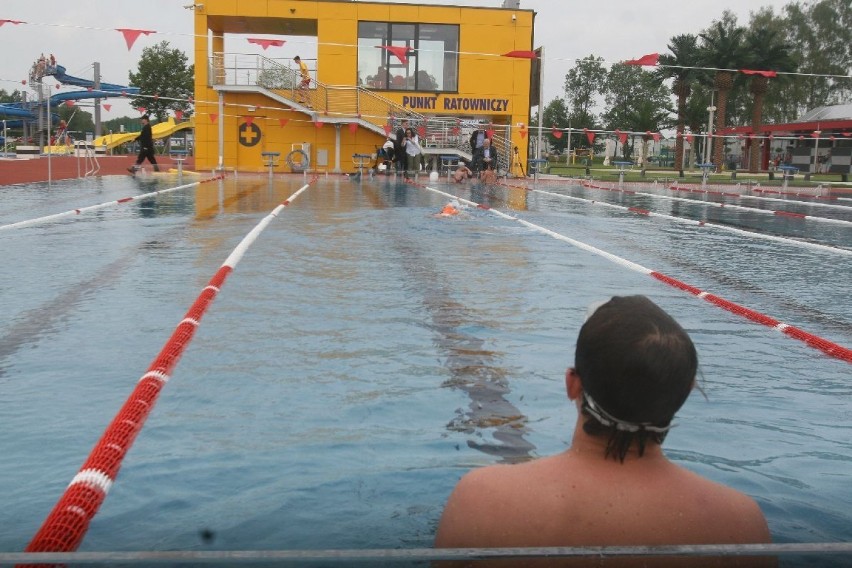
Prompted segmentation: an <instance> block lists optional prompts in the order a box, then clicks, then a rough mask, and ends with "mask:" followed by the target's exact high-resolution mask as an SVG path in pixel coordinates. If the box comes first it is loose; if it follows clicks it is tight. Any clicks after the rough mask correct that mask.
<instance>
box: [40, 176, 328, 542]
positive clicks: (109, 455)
mask: <svg viewBox="0 0 852 568" xmlns="http://www.w3.org/2000/svg"><path fill="white" fill-rule="evenodd" d="M315 179H316V178H314V179H312V180H311V181H310V182H308V184H306V185H304V186H302V187H301V189H299V190H298V191H297V192H296V193H294V194H293V195H291V196H290V197H289V199H288V200H287V201H285V202H284V203H282V204H280V205H278V206H277V207H276V208H275V209H274V210H273V211H272V212H271V213H270V214H269V215H267V216H266V217H264V218H263V219H262V220H261V221H260V223H258V224H257V226H255V227H254V229H252V230H251V231H250V232H249V233H248V234H247V235H246V236H245V237H244V238H243V240H242V241H240V243H239V245H237V247H236V248H235V249H234V251H233V252H232V253H231V254H230V255H229V256H228V258H227V259H226V260H225V262H224V263H223V264H222V266H220V267H219V270H217V271H216V274H214V275H213V277H212V278H211V279H210V281H209V282H208V283H207V286H205V287H204V288H203V289H202V290H201V293H200V294H199V295H198V298H197V299H196V300H195V302H194V303H193V304H192V306H191V307H190V308H189V310H188V311H187V312H186V315H184V318H183V319H182V320H181V321H180V323H179V324H178V325H177V327H176V328H175V330H174V332H173V333H172V335H171V337H170V338H169V340H168V341H167V342H166V344H165V345H164V346H163V348H162V350H161V351H160V353H159V354H158V355H157V357H156V358H155V359H154V361H153V362H152V363H151V365H150V366H149V367H148V370H147V371H145V373H144V374H143V375H142V377H141V378H140V379H139V382H138V383H137V384H136V388H134V389H133V392H131V394H130V396H129V397H128V398H127V400H126V401H125V403H124V405H123V406H122V407H121V409H120V410H119V412H118V414H116V416H115V418H113V420H112V422H111V423H110V425H109V426H108V427H107V429H106V430H105V431H104V434H103V435H102V436H101V439H100V441H98V443H97V444H96V445H95V447H94V448H93V449H92V452H91V453H90V454H89V457H88V459H87V460H86V461H85V463H83V466H82V467H81V468H80V471H79V472H78V473H77V475H75V476H74V478H73V479H72V480H71V483H70V484H69V485H68V487H67V489H66V490H65V493H64V494H63V495H62V497H60V499H59V501H58V502H57V503H56V505H55V506H54V507H53V510H52V511H51V512H50V514H49V515H48V516H47V518H46V519H45V521H44V523H43V524H42V526H41V528H40V529H39V531H38V532H37V533H36V535H35V536H34V537H33V539H32V540H31V541H30V543H29V545H28V546H27V548H26V552H70V551H74V550H76V549H77V547H79V546H80V543H81V542H82V541H83V537H84V536H85V535H86V531H87V530H88V529H89V524H90V523H91V521H92V519H93V518H94V516H95V514H96V513H97V512H98V510H99V509H100V507H101V504H102V503H103V501H104V499H106V496H107V493H109V490H110V488H111V487H112V484H113V483H114V482H115V479H116V476H117V475H118V471H119V469H120V468H121V464H122V462H123V460H124V457H125V456H126V455H127V452H128V451H129V450H130V447H131V446H132V445H133V442H134V440H135V439H136V436H137V435H138V434H139V432H140V431H141V430H142V427H143V426H144V425H145V421H146V420H147V418H148V415H149V414H150V412H151V410H152V409H153V408H154V404H156V402H157V398H158V397H159V395H160V392H161V391H162V389H163V386H165V384H166V383H167V382H168V381H169V378H170V376H171V373H172V371H173V370H174V368H175V366H176V365H177V362H178V360H179V359H180V357H181V356H182V355H183V353H184V351H185V350H186V347H187V346H188V345H189V343H190V341H192V337H193V336H194V335H195V330H196V329H197V328H198V326H199V324H200V323H201V318H202V317H203V316H204V313H205V312H206V311H207V308H208V307H209V306H210V304H211V303H212V302H213V300H214V299H215V297H216V295H217V294H218V293H219V291H220V290H221V288H222V286H223V285H224V284H225V280H226V279H227V278H228V275H229V274H230V273H231V272H233V270H234V268H235V267H236V265H237V264H238V263H239V261H240V259H241V258H242V256H243V254H244V253H245V251H246V250H248V247H250V246H251V244H252V243H253V242H254V241H255V240H256V239H257V237H258V236H259V235H260V233H261V232H262V231H263V229H265V228H266V226H267V225H268V224H269V223H270V222H271V221H272V220H273V219H274V218H275V217H277V216H278V213H279V212H280V211H281V210H282V209H283V208H284V207H286V206H287V205H288V204H289V203H291V202H292V201H293V200H294V199H295V198H296V197H298V195H299V194H300V193H302V192H303V191H304V190H305V189H307V188H308V186H309V185H311V183H313V182H314V181H315Z"/></svg>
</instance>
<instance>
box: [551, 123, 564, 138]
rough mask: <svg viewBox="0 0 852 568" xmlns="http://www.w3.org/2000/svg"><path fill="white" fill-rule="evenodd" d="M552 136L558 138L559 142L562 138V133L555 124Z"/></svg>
mask: <svg viewBox="0 0 852 568" xmlns="http://www.w3.org/2000/svg"><path fill="white" fill-rule="evenodd" d="M551 134H553V137H554V138H556V139H557V140H559V139H560V138H562V131H561V130H557V129H556V125H555V124H554V125H553V129H552V130H551Z"/></svg>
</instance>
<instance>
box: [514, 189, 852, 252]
mask: <svg viewBox="0 0 852 568" xmlns="http://www.w3.org/2000/svg"><path fill="white" fill-rule="evenodd" d="M501 185H505V186H506V187H513V188H518V189H526V190H527V191H531V192H534V193H540V194H542V195H549V196H552V197H558V198H560V199H567V200H569V201H580V202H584V203H591V204H593V205H599V206H601V207H609V208H611V209H620V210H624V211H629V212H631V213H636V214H637V215H643V216H646V217H659V218H661V219H669V220H671V221H675V222H677V223H683V224H686V225H695V226H697V227H713V228H716V229H722V230H725V231H729V232H732V233H737V234H740V235H745V236H748V237H754V238H758V239H764V240H769V241H776V242H781V243H785V244H792V245H796V246H800V247H804V248H809V249H813V250H819V251H822V252H829V253H835V254H842V255H848V256H852V250H851V249H845V248H840V247H835V246H831V245H821V244H819V243H810V242H808V241H800V240H798V239H791V238H789V237H779V236H776V235H767V234H765V233H755V232H752V231H746V230H743V229H737V228H736V227H729V226H727V225H722V224H721V223H713V222H712V221H696V220H694V219H686V218H683V217H676V216H674V215H666V214H665V213H655V212H653V211H648V210H647V209H641V208H639V207H628V206H626V205H617V204H615V203H607V202H606V201H597V200H594V199H586V198H585V197H574V196H573V195H565V194H562V193H553V192H552V191H544V190H543V189H531V188H524V187H522V186H516V185H509V184H501Z"/></svg>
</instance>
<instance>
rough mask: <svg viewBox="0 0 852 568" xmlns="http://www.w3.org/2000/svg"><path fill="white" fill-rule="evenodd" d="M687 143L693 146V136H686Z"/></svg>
mask: <svg viewBox="0 0 852 568" xmlns="http://www.w3.org/2000/svg"><path fill="white" fill-rule="evenodd" d="M686 141H687V142H689V143H690V144H692V134H687V135H686Z"/></svg>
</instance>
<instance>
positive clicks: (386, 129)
mask: <svg viewBox="0 0 852 568" xmlns="http://www.w3.org/2000/svg"><path fill="white" fill-rule="evenodd" d="M383 128H384V129H385V136H390V133H391V130H393V126H391V125H390V124H385V125H384V127H383Z"/></svg>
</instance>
